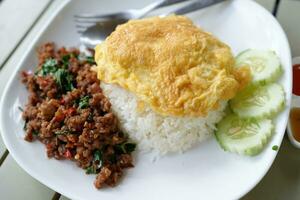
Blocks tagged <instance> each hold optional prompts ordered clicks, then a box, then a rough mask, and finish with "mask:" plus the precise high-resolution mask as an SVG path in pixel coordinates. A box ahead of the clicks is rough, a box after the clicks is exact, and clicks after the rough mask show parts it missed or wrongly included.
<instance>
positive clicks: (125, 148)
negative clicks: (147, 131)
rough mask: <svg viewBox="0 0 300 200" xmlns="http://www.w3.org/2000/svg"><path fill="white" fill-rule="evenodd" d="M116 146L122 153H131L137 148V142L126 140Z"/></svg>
mask: <svg viewBox="0 0 300 200" xmlns="http://www.w3.org/2000/svg"><path fill="white" fill-rule="evenodd" d="M115 147H116V149H117V151H118V152H120V153H131V152H133V151H134V150H135V148H136V144H135V143H130V142H125V143H122V144H118V145H116V146H115Z"/></svg>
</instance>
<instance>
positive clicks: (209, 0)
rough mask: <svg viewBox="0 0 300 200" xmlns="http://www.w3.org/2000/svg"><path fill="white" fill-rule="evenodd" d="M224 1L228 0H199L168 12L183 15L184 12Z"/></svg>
mask: <svg viewBox="0 0 300 200" xmlns="http://www.w3.org/2000/svg"><path fill="white" fill-rule="evenodd" d="M168 1H169V0H168ZM222 1H226V0H198V1H195V2H193V3H190V4H188V5H186V6H184V7H182V8H179V9H177V10H175V11H172V12H170V13H168V14H176V15H183V14H187V13H189V12H193V11H195V10H199V9H201V8H205V7H208V6H211V5H214V4H217V3H220V2H222Z"/></svg>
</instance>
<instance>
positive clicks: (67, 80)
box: [54, 69, 74, 92]
mask: <svg viewBox="0 0 300 200" xmlns="http://www.w3.org/2000/svg"><path fill="white" fill-rule="evenodd" d="M54 78H55V81H56V83H57V85H58V86H59V88H60V89H61V90H62V91H63V92H67V91H71V90H73V89H74V86H73V83H72V82H73V76H72V74H70V73H69V72H68V71H67V70H66V69H58V70H57V71H56V72H55V73H54Z"/></svg>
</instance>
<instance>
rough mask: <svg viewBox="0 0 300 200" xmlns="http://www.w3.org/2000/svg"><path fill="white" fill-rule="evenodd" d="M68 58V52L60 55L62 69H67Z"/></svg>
mask: <svg viewBox="0 0 300 200" xmlns="http://www.w3.org/2000/svg"><path fill="white" fill-rule="evenodd" d="M70 58H71V56H70V54H67V55H64V56H63V57H62V59H61V62H62V64H63V68H64V69H68V67H69V60H70Z"/></svg>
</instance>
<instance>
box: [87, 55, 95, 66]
mask: <svg viewBox="0 0 300 200" xmlns="http://www.w3.org/2000/svg"><path fill="white" fill-rule="evenodd" d="M85 60H86V61H87V62H88V63H89V64H91V65H93V64H96V62H95V60H94V57H93V56H87V57H86V58H85Z"/></svg>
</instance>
